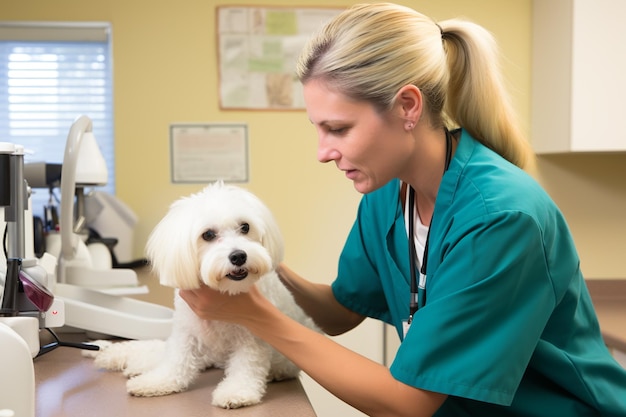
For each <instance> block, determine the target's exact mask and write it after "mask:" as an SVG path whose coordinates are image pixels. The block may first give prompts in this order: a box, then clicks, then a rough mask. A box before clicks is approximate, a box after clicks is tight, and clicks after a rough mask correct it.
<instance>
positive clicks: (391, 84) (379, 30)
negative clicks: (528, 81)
mask: <svg viewBox="0 0 626 417" xmlns="http://www.w3.org/2000/svg"><path fill="white" fill-rule="evenodd" d="M296 74H297V77H298V79H299V80H300V82H301V83H302V84H306V82H307V81H309V80H312V79H321V80H323V81H324V82H326V83H328V84H329V86H331V87H333V88H335V89H336V90H337V91H339V92H341V93H343V94H345V95H346V96H348V97H350V98H352V99H354V100H359V101H361V100H362V101H368V102H370V103H372V105H374V107H375V108H376V109H377V110H378V111H380V112H384V111H388V110H389V109H391V107H392V106H393V104H394V100H395V97H396V94H397V92H398V91H399V90H400V88H402V87H403V86H405V85H408V84H413V85H415V86H417V87H418V88H419V89H420V90H421V91H422V95H423V97H424V100H425V111H426V114H427V117H428V118H429V120H430V123H431V124H432V125H433V127H440V126H446V127H448V128H452V127H455V126H460V127H463V128H464V129H465V130H467V131H468V132H469V133H470V134H471V135H472V136H473V137H474V138H475V139H476V140H478V141H480V142H481V143H483V144H484V145H485V146H487V147H489V148H491V149H493V150H494V151H495V152H497V153H498V154H500V155H501V156H502V157H504V158H505V159H507V160H509V161H510V162H512V163H514V164H515V165H518V166H520V167H522V168H524V167H525V166H526V165H527V164H530V163H531V162H532V159H533V153H532V150H531V148H530V146H529V144H528V142H527V141H526V139H525V138H524V136H523V135H522V133H521V130H520V128H519V126H518V123H517V120H516V116H515V113H514V111H513V107H512V105H511V103H510V99H509V97H508V94H507V92H506V90H505V88H504V83H503V80H502V75H501V72H500V68H499V66H498V50H497V45H496V42H495V40H494V38H493V36H492V35H491V34H490V33H489V32H488V31H487V30H485V29H484V28H482V27H481V26H479V25H477V24H475V23H472V22H469V21H464V20H460V19H450V20H445V21H442V22H439V23H436V22H435V21H433V20H432V19H431V18H429V17H427V16H424V15H422V14H421V13H418V12H416V11H415V10H413V9H410V8H408V7H404V6H400V5H396V4H391V3H378V4H357V5H355V6H352V7H351V8H349V9H347V10H345V11H344V12H342V13H340V14H339V15H338V16H336V17H335V18H334V19H333V20H331V21H330V22H329V23H328V24H327V25H325V26H324V27H323V28H322V30H321V31H320V32H319V33H318V34H317V35H316V36H314V37H313V38H312V39H311V40H310V41H309V43H308V44H307V46H306V47H305V48H304V50H303V52H302V54H301V55H300V58H299V60H298V63H297V67H296Z"/></svg>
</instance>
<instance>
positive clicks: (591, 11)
mask: <svg viewBox="0 0 626 417" xmlns="http://www.w3.org/2000/svg"><path fill="white" fill-rule="evenodd" d="M624 16H626V1H623V0H595V1H588V0H534V1H533V46H532V47H533V60H532V61H533V64H532V101H531V102H532V107H533V108H532V111H531V124H532V129H531V137H532V142H533V146H534V148H535V150H536V151H537V152H538V153H563V152H597V151H603V152H606V151H626V130H624V129H621V128H619V126H620V124H622V120H623V118H624V115H625V114H626V102H625V101H624V97H626V77H625V76H624V74H626V31H624V30H623V29H622V23H623V22H622V20H623V18H624Z"/></svg>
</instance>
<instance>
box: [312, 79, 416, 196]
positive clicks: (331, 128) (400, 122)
mask: <svg viewBox="0 0 626 417" xmlns="http://www.w3.org/2000/svg"><path fill="white" fill-rule="evenodd" d="M304 101H305V104H306V109H307V113H308V116H309V119H310V120H311V123H313V125H314V126H315V128H316V130H317V134H318V137H319V143H318V150H317V159H318V160H319V161H320V162H330V161H334V162H335V164H336V165H337V168H339V169H340V170H341V171H343V172H345V175H346V177H347V178H348V179H350V180H352V181H353V183H354V188H355V189H356V190H357V191H359V192H360V193H363V194H365V193H369V192H371V191H374V190H376V189H378V188H380V187H382V186H383V185H385V184H386V183H387V182H389V181H390V180H391V179H393V178H396V177H398V176H399V175H400V173H401V172H402V170H403V169H404V167H406V164H407V161H408V160H409V158H410V154H411V153H412V151H413V146H414V139H413V137H412V135H411V134H410V132H407V130H405V128H404V126H405V123H406V120H404V119H402V118H401V117H400V116H399V115H394V113H393V111H391V112H389V113H385V114H381V113H380V112H378V111H377V110H376V109H375V108H374V107H373V106H372V105H371V104H370V103H368V102H364V101H354V100H351V99H349V98H348V97H346V96H345V95H343V94H340V93H337V92H335V91H333V90H332V89H329V88H328V87H327V85H326V84H325V83H324V82H322V81H319V80H311V81H308V82H307V83H306V84H305V85H304Z"/></svg>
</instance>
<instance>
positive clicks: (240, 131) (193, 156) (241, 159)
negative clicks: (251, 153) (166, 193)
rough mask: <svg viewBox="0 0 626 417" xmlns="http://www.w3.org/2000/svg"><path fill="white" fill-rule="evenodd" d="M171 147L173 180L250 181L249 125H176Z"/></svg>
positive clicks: (188, 181)
mask: <svg viewBox="0 0 626 417" xmlns="http://www.w3.org/2000/svg"><path fill="white" fill-rule="evenodd" d="M170 146H171V168H172V182H173V183H207V182H211V181H215V180H224V181H227V182H246V181H248V126H247V125H246V124H243V123H206V124H183V123H180V124H172V125H170Z"/></svg>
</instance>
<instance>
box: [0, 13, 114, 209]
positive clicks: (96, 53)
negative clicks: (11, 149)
mask: <svg viewBox="0 0 626 417" xmlns="http://www.w3.org/2000/svg"><path fill="white" fill-rule="evenodd" d="M112 90H113V86H112V68H111V45H110V36H109V26H108V24H106V23H102V24H100V23H90V24H77V23H67V24H64V23H48V24H45V23H28V22H25V23H13V22H9V23H7V22H0V141H2V142H11V143H15V144H19V145H23V146H24V147H25V149H26V152H27V154H26V155H25V158H24V159H25V162H26V163H28V162H41V161H45V162H50V163H61V162H62V161H63V154H64V151H65V143H66V141H67V135H68V132H69V129H70V127H71V125H72V123H73V122H74V120H75V119H76V118H77V117H79V116H81V115H86V116H88V117H89V118H91V120H92V121H93V133H94V136H95V137H96V140H97V142H98V145H99V147H100V150H101V151H102V154H103V155H104V158H105V160H106V163H107V169H108V171H109V178H108V183H107V185H106V186H103V187H99V188H98V189H99V190H102V191H106V192H108V193H111V194H114V193H115V171H114V168H115V166H114V165H115V163H114V162H115V159H114V138H113V101H112ZM33 191H34V192H33V196H32V207H33V214H34V215H36V216H37V215H38V216H41V215H43V211H42V210H43V206H44V205H46V204H48V200H49V194H48V190H46V189H35V190H33ZM59 192H60V191H59V190H58V189H57V190H55V193H56V196H57V198H58V193H59Z"/></svg>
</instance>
